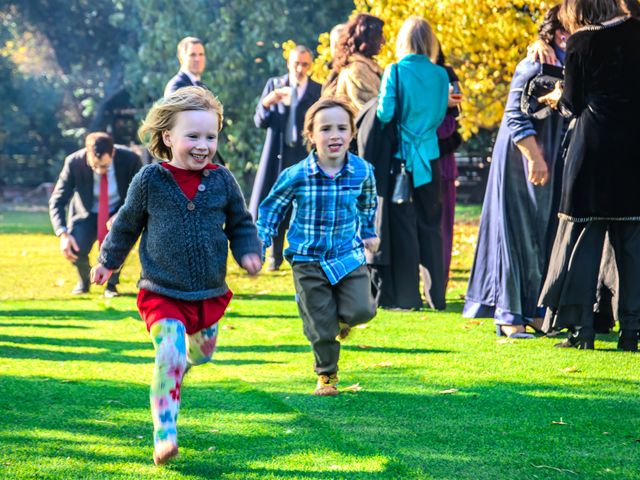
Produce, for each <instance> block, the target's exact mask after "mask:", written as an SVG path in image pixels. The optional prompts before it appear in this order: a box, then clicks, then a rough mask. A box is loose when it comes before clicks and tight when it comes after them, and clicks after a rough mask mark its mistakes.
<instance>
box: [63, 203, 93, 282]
mask: <svg viewBox="0 0 640 480" xmlns="http://www.w3.org/2000/svg"><path fill="white" fill-rule="evenodd" d="M69 234H70V235H71V236H72V237H73V238H74V239H75V240H76V243H77V244H78V248H79V249H80V250H78V252H76V255H77V256H78V258H77V259H76V260H74V261H72V262H71V263H72V264H73V265H74V266H75V267H76V270H77V272H78V284H77V285H76V288H75V289H74V293H83V292H88V291H89V286H90V285H91V280H90V279H89V274H90V273H91V265H90V264H89V252H91V248H92V247H93V244H94V243H95V241H96V239H97V235H98V233H97V219H96V214H94V213H92V214H90V215H89V216H88V217H87V218H85V219H83V220H78V221H76V222H75V223H73V224H72V225H71V226H70V228H69Z"/></svg>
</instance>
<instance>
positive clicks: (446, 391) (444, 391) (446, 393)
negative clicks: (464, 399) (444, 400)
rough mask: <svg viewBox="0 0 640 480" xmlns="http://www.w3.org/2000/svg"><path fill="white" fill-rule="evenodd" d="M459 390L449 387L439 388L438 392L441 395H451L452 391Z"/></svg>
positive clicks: (456, 391)
mask: <svg viewBox="0 0 640 480" xmlns="http://www.w3.org/2000/svg"><path fill="white" fill-rule="evenodd" d="M459 391H460V390H458V389H457V388H449V389H447V390H441V391H439V392H438V393H439V394H441V395H451V394H452V393H458V392H459Z"/></svg>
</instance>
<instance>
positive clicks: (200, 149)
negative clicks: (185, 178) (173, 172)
mask: <svg viewBox="0 0 640 480" xmlns="http://www.w3.org/2000/svg"><path fill="white" fill-rule="evenodd" d="M162 140H163V142H164V144H165V145H166V146H167V147H169V148H170V149H171V153H172V156H173V158H172V159H171V162H170V163H171V165H173V166H175V167H178V168H182V169H184V170H202V169H203V168H204V167H205V166H206V165H207V164H209V163H211V160H212V159H213V156H214V155H215V154H216V150H217V148H218V116H217V115H216V113H215V112H214V111H212V110H206V111H199V110H187V111H185V112H179V113H177V114H176V118H175V123H174V125H173V128H172V129H171V130H165V131H164V132H162Z"/></svg>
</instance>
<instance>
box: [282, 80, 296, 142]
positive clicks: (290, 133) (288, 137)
mask: <svg viewBox="0 0 640 480" xmlns="http://www.w3.org/2000/svg"><path fill="white" fill-rule="evenodd" d="M297 104H298V86H297V85H295V84H294V85H291V106H290V107H289V117H287V128H286V130H285V134H284V136H285V142H286V143H287V145H289V146H290V147H293V146H295V144H296V142H297V141H298V129H297V127H296V107H297Z"/></svg>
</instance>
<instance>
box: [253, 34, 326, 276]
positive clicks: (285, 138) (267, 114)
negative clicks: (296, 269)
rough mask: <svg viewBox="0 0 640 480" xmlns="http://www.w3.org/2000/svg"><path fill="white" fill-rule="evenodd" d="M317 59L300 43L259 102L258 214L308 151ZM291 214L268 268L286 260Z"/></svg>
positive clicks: (255, 213)
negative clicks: (313, 67)
mask: <svg viewBox="0 0 640 480" xmlns="http://www.w3.org/2000/svg"><path fill="white" fill-rule="evenodd" d="M312 61H313V55H312V54H311V51H310V50H309V49H308V48H307V47H304V46H302V45H298V46H297V47H296V48H294V49H293V50H292V51H291V53H290V54H289V59H288V61H287V66H288V70H289V73H287V74H286V75H283V76H282V77H273V78H270V79H269V80H268V81H267V84H266V86H265V87H264V90H263V92H262V96H261V97H260V101H259V102H258V105H257V106H256V113H255V115H254V117H253V119H254V122H255V124H256V127H258V128H264V129H266V130H267V135H266V139H265V143H264V147H263V149H262V157H261V158H260V165H259V166H258V172H257V173H256V179H255V182H254V184H253V190H252V192H251V201H250V202H249V210H250V211H251V214H252V215H253V218H254V219H257V218H258V206H259V205H260V202H262V200H264V198H265V197H266V196H267V195H268V194H269V191H271V187H273V185H274V183H275V182H276V179H277V178H278V175H280V172H281V171H282V170H284V169H285V168H287V167H290V166H291V165H293V164H295V163H297V162H299V161H300V160H302V159H303V158H306V156H307V155H308V153H307V149H306V148H305V146H304V142H303V138H302V131H303V126H304V116H305V114H306V113H307V110H308V109H309V107H310V106H311V105H313V104H314V103H315V102H316V101H317V100H318V99H319V98H320V91H321V89H322V86H321V85H320V84H319V83H317V82H314V81H313V80H311V79H310V78H309V70H310V68H311V64H312ZM288 225H289V217H288V216H287V218H286V219H285V221H283V222H282V223H281V224H280V229H279V231H278V236H277V237H275V238H274V239H273V247H272V249H271V257H270V259H269V264H268V265H267V270H277V269H279V268H280V265H281V264H282V260H283V256H282V248H283V245H284V236H285V230H286V228H287V227H288Z"/></svg>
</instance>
